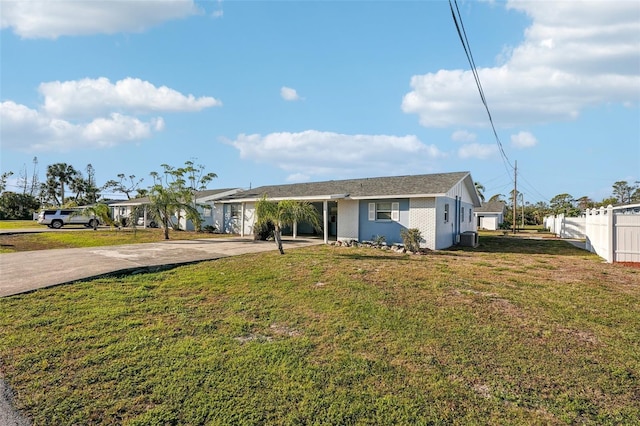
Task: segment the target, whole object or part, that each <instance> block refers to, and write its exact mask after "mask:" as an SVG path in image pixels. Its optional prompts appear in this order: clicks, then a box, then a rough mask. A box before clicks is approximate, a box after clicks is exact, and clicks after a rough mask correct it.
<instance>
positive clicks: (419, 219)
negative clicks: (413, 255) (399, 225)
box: [409, 198, 436, 250]
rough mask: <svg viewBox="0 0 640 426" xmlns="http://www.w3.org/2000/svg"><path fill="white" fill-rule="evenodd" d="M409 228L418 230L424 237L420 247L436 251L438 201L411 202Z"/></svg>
mask: <svg viewBox="0 0 640 426" xmlns="http://www.w3.org/2000/svg"><path fill="white" fill-rule="evenodd" d="M409 228H416V229H418V230H419V231H420V234H421V235H422V241H421V242H420V247H423V248H428V249H431V250H435V249H436V201H435V199H434V198H411V199H410V200H409Z"/></svg>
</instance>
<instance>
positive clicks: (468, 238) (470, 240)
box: [460, 231, 478, 247]
mask: <svg viewBox="0 0 640 426" xmlns="http://www.w3.org/2000/svg"><path fill="white" fill-rule="evenodd" d="M460 245H461V246H463V247H478V233H477V232H473V231H466V232H463V233H462V234H460Z"/></svg>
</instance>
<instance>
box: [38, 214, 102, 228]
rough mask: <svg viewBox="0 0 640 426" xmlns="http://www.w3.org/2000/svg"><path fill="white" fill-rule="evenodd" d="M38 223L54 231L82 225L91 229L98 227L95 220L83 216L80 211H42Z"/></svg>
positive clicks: (98, 223) (97, 222)
mask: <svg viewBox="0 0 640 426" xmlns="http://www.w3.org/2000/svg"><path fill="white" fill-rule="evenodd" d="M38 223H39V224H41V225H47V226H48V227H49V228H55V229H60V228H62V227H63V226H64V225H84V226H88V227H91V228H93V227H94V225H95V226H98V225H100V221H99V220H98V219H97V218H93V217H89V216H84V215H83V214H82V209H57V210H54V209H51V210H42V211H41V212H40V214H39V215H38Z"/></svg>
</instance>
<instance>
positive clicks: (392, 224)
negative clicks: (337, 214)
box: [338, 199, 409, 244]
mask: <svg viewBox="0 0 640 426" xmlns="http://www.w3.org/2000/svg"><path fill="white" fill-rule="evenodd" d="M378 202H391V203H398V204H399V205H400V206H399V207H400V220H399V221H397V222H396V221H393V220H392V221H388V220H387V221H370V220H369V203H378ZM358 217H359V219H358V220H359V238H358V239H359V240H360V241H371V240H372V239H373V238H374V237H375V236H378V235H383V236H384V238H385V241H386V242H387V244H392V243H402V237H400V231H401V230H403V229H406V228H408V226H409V200H408V199H392V200H389V199H384V200H361V201H360V206H359V215H358ZM338 220H340V219H339V218H338Z"/></svg>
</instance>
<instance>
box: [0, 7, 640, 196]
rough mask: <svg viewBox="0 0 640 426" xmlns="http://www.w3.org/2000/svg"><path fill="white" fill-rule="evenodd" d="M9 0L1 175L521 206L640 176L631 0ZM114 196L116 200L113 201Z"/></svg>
mask: <svg viewBox="0 0 640 426" xmlns="http://www.w3.org/2000/svg"><path fill="white" fill-rule="evenodd" d="M458 6H459V8H460V14H461V17H462V20H463V23H464V26H465V29H466V33H467V37H468V39H469V42H470V46H471V49H472V53H473V56H474V59H475V63H476V65H477V68H478V74H479V76H480V81H481V83H482V85H483V88H484V93H485V96H486V99H487V102H488V105H489V108H490V110H491V114H492V117H493V121H494V124H495V126H496V130H497V134H498V137H499V140H500V141H501V143H502V147H503V150H504V153H505V154H506V159H504V158H502V157H501V155H500V151H499V149H498V144H497V142H496V138H495V137H494V135H493V131H492V129H491V127H490V125H489V120H488V117H487V114H486V111H485V110H484V107H483V105H482V103H481V100H480V96H479V94H478V90H477V88H476V86H475V82H474V80H473V75H472V73H471V72H470V67H469V64H468V62H467V59H466V57H465V54H464V50H463V47H462V45H461V43H460V40H459V38H458V34H457V32H456V30H455V25H454V23H453V19H452V17H451V12H450V9H449V4H448V2H446V1H422V2H418V1H406V2H404V1H393V2H392V1H231V0H228V1H206V2H204V1H196V2H193V1H191V0H173V1H170V0H161V1H156V0H145V1H138V0H135V1H134V0H129V1H99V0H94V1H64V0H49V1H39V0H30V1H26V0H25V1H13V0H1V1H0V8H1V10H0V15H1V18H0V19H1V24H2V33H1V39H0V47H1V53H0V55H1V57H0V60H1V65H0V73H1V74H0V102H1V104H0V120H1V121H0V143H1V158H0V169H1V170H2V172H5V171H13V172H14V173H15V175H14V176H13V179H12V180H10V181H9V184H10V187H9V188H8V189H12V186H11V185H15V184H16V183H17V182H16V180H15V178H16V177H17V176H18V175H19V173H20V171H21V170H24V169H25V168H26V170H27V171H28V173H29V174H30V173H31V172H32V160H33V158H34V157H37V158H38V164H39V167H38V169H39V175H40V179H41V180H44V178H45V172H46V166H47V165H49V164H53V163H58V162H65V163H68V164H71V165H73V166H74V167H75V168H76V169H78V170H84V169H85V167H86V166H87V164H91V165H92V166H93V167H94V169H95V170H96V178H97V181H98V183H99V184H102V183H104V182H105V181H107V180H109V179H115V178H116V176H117V174H119V173H124V174H125V175H131V174H133V175H136V176H137V177H141V178H144V179H145V180H144V182H143V186H147V185H149V184H151V178H150V177H149V173H150V172H152V171H161V167H160V165H161V164H163V163H166V164H170V165H173V166H176V167H177V166H181V165H183V164H184V162H185V161H188V160H189V161H194V162H195V163H196V164H203V165H205V166H206V171H208V172H209V171H211V172H215V173H216V174H217V175H218V178H217V179H215V180H214V181H213V183H212V184H210V187H211V188H215V187H219V188H223V187H243V188H247V187H249V186H253V187H256V186H261V185H272V184H281V183H290V182H305V181H320V180H330V179H348V178H358V177H371V176H391V175H406V174H422V173H439V172H453V171H464V170H468V171H470V172H471V174H472V176H473V178H474V180H476V181H478V182H480V183H482V184H483V185H484V186H485V188H486V191H485V194H486V195H487V197H489V196H491V195H494V194H505V195H507V194H508V193H509V191H510V190H511V189H512V187H513V182H512V179H513V171H512V165H514V164H515V162H516V161H517V164H518V170H519V175H518V181H519V183H520V184H521V185H519V190H520V191H521V192H523V193H524V197H525V201H529V202H534V201H547V202H548V201H549V200H550V199H551V198H552V197H553V196H554V195H557V194H560V193H569V194H571V195H573V196H574V197H575V198H578V197H581V196H585V195H586V196H589V197H591V198H592V199H594V200H596V201H599V200H601V199H603V198H605V197H607V196H609V195H610V194H611V185H612V184H613V183H614V182H616V181H619V180H627V181H628V182H630V183H632V182H634V181H637V180H640V111H639V103H640V3H638V2H637V1H627V0H623V1H617V0H613V1H611V0H609V1H578V0H576V1H558V2H556V1H554V2H547V1H538V2H522V1H506V2H500V1H464V0H463V1H460V0H459V1H458ZM107 195H108V194H107Z"/></svg>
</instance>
